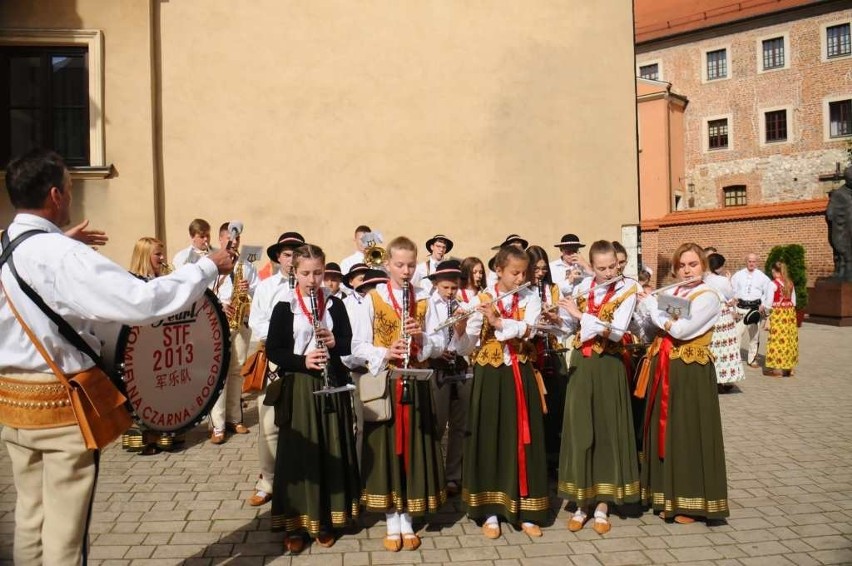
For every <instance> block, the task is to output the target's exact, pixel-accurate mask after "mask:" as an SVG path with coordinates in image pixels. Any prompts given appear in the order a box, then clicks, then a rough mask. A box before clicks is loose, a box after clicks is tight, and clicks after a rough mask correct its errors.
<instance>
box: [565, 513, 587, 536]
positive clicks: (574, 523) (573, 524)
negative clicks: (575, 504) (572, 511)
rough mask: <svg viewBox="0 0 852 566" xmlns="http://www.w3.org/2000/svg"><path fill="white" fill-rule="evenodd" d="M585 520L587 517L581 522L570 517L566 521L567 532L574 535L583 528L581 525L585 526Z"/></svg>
mask: <svg viewBox="0 0 852 566" xmlns="http://www.w3.org/2000/svg"><path fill="white" fill-rule="evenodd" d="M587 518H588V517H586V518H584V519H583V520H582V521H578V520H577V518H576V517H571V518H570V519H568V530H569V531H571V532H572V533H576V532H577V531H579V530H580V529H582V528H583V525H585V524H586V519H587Z"/></svg>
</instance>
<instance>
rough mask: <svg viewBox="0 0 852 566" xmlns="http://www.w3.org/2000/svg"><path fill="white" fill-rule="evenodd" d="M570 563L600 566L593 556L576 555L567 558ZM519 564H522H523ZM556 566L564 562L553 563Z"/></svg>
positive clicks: (562, 565)
mask: <svg viewBox="0 0 852 566" xmlns="http://www.w3.org/2000/svg"><path fill="white" fill-rule="evenodd" d="M569 558H570V560H571V563H572V564H574V566H600V564H601V563H600V562H599V561H598V559H597V558H595V556H594V555H593V554H578V555H575V556H569ZM521 564H524V563H523V562H522V563H521ZM555 564H558V566H564V564H565V562H564V561H563V562H562V563H555Z"/></svg>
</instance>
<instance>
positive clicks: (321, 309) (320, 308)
mask: <svg viewBox="0 0 852 566" xmlns="http://www.w3.org/2000/svg"><path fill="white" fill-rule="evenodd" d="M296 298H297V299H298V300H299V306H300V307H301V308H302V313H304V315H305V316H306V317H308V322H309V323H311V326H313V325H314V317H312V316H311V311H310V309H308V307H306V306H305V299H304V298H302V288H301V287H296ZM317 316H319V318H320V320H322V319H323V317H324V316H325V297H324V296H323V294H322V289H318V290H317Z"/></svg>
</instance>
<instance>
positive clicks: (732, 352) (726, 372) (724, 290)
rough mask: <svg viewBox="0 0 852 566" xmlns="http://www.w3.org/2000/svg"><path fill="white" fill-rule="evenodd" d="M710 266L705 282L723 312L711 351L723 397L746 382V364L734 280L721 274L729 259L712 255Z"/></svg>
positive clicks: (714, 334)
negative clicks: (735, 385)
mask: <svg viewBox="0 0 852 566" xmlns="http://www.w3.org/2000/svg"><path fill="white" fill-rule="evenodd" d="M707 265H708V267H709V268H710V269H709V271H708V273H707V274H706V275H705V276H704V282H705V283H707V284H708V285H709V286H710V287H712V288H713V290H714V291H716V294H717V295H718V296H719V304H720V306H721V308H722V310H721V311H720V312H719V320H717V321H716V326H715V327H714V328H713V342H711V343H710V351H711V352H713V365H714V366H715V367H716V383H717V384H718V389H719V393H727V392H728V391H730V390H731V389H733V387H734V383H736V382H738V381H742V380H744V379H745V372H744V371H743V360H742V356H740V335H739V333H737V321H736V319H735V318H734V314H735V313H736V309H735V308H734V307H735V306H736V304H737V301H736V298H735V296H734V288H733V287H732V286H731V280H730V278H729V277H726V276H724V275H722V274H721V273H720V272H721V271H722V268H723V267H724V266H725V257H724V256H722V255H721V254H717V253H712V254H710V255H708V256H707Z"/></svg>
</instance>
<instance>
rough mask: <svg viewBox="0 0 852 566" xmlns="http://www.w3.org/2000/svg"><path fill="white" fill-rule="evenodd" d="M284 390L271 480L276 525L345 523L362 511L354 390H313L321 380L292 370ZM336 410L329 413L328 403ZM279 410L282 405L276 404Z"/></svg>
mask: <svg viewBox="0 0 852 566" xmlns="http://www.w3.org/2000/svg"><path fill="white" fill-rule="evenodd" d="M281 379H283V380H287V382H286V383H284V384H283V385H284V387H286V388H289V389H292V395H282V396H281V398H280V399H279V402H281V403H288V404H289V405H290V406H289V411H286V410H285V411H284V412H285V413H287V414H288V418H287V420H286V421H285V422H283V423H281V427H280V429H279V432H278V457H277V458H276V461H275V477H274V479H273V485H272V530H273V531H287V532H295V531H307V532H308V533H309V534H310V535H312V536H316V535H317V534H318V533H320V532H321V531H328V530H330V529H331V528H333V527H344V526H346V525H347V524H348V522H349V520H350V519H351V518H352V517H355V516H357V515H358V511H359V506H358V495H359V490H360V479H359V476H358V465H357V460H356V457H355V438H354V436H353V430H352V422H353V415H352V400H351V396H350V394H349V393H348V392H347V393H335V394H333V395H314V394H313V392H314V391H316V390H318V389H320V388H321V387H322V381H321V380H320V379H318V378H316V377H312V376H310V375H307V374H303V373H297V374H287V375H285V376H283V377H282V378H281ZM327 405H329V406H333V407H334V408H335V412H326V406H327ZM276 409H282V408H281V407H276Z"/></svg>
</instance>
